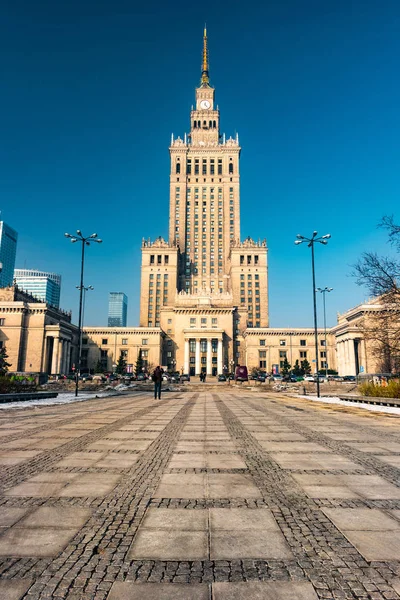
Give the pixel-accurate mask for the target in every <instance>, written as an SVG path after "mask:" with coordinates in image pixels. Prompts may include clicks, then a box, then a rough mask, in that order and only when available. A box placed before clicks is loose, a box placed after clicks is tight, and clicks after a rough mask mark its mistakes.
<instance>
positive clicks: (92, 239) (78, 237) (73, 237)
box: [64, 229, 103, 396]
mask: <svg viewBox="0 0 400 600" xmlns="http://www.w3.org/2000/svg"><path fill="white" fill-rule="evenodd" d="M64 235H65V237H66V238H69V239H70V240H71V242H72V243H73V244H74V243H75V242H81V244H82V254H81V282H80V285H79V318H78V344H79V346H78V348H79V349H78V365H77V369H76V371H75V396H77V395H78V386H79V375H78V373H80V370H81V361H82V346H81V336H82V308H83V288H84V285H83V270H84V266H85V246H90V242H96V243H97V244H101V242H102V241H103V240H101V239H100V238H98V237H97V233H92V235H90V236H89V237H83V235H82V232H81V230H80V229H77V231H76V234H75V235H71V234H70V233H65V234H64Z"/></svg>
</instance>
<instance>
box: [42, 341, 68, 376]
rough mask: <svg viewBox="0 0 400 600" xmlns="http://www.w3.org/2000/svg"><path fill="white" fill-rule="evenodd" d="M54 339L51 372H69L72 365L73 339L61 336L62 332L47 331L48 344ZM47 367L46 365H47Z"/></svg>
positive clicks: (50, 364)
mask: <svg viewBox="0 0 400 600" xmlns="http://www.w3.org/2000/svg"><path fill="white" fill-rule="evenodd" d="M51 338H52V339H53V350H52V353H51V357H50V361H49V367H50V368H49V373H51V374H53V375H55V374H57V373H63V374H68V373H69V372H70V367H71V364H70V362H71V346H72V342H71V340H69V339H67V338H64V337H61V334H60V332H51V334H50V332H49V333H48V334H47V333H46V340H47V344H49V343H50V339H51ZM45 368H46V367H45Z"/></svg>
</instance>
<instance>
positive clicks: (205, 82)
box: [201, 26, 210, 87]
mask: <svg viewBox="0 0 400 600" xmlns="http://www.w3.org/2000/svg"><path fill="white" fill-rule="evenodd" d="M201 85H202V86H205V87H208V86H209V85H210V78H209V75H208V46H207V28H206V26H204V34H203V64H202V67H201Z"/></svg>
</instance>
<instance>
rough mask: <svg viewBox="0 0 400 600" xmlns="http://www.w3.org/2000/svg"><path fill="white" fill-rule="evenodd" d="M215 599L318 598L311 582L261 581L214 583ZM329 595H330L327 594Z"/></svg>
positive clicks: (285, 599)
mask: <svg viewBox="0 0 400 600" xmlns="http://www.w3.org/2000/svg"><path fill="white" fill-rule="evenodd" d="M212 587H213V599H214V600H317V599H318V596H317V595H316V593H315V591H314V589H313V586H312V585H311V584H310V583H292V582H290V583H288V582H279V583H276V582H266V581H265V582H264V581H263V582H259V581H251V582H248V583H226V582H218V583H214V584H213V586H212ZM326 597H328V596H326Z"/></svg>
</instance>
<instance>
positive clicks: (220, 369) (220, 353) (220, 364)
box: [217, 340, 223, 375]
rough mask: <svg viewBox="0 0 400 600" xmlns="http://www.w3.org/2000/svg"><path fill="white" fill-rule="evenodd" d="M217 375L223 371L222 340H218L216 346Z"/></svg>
mask: <svg viewBox="0 0 400 600" xmlns="http://www.w3.org/2000/svg"><path fill="white" fill-rule="evenodd" d="M217 366H218V367H217V375H221V374H222V371H223V367H222V340H218V348H217Z"/></svg>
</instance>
